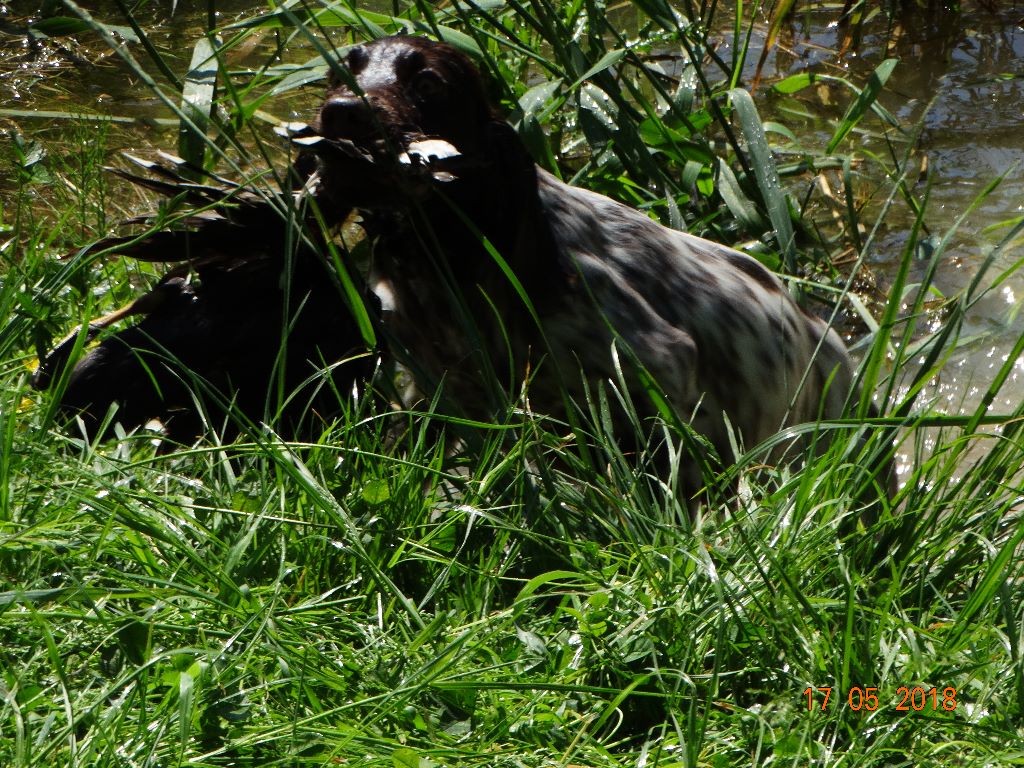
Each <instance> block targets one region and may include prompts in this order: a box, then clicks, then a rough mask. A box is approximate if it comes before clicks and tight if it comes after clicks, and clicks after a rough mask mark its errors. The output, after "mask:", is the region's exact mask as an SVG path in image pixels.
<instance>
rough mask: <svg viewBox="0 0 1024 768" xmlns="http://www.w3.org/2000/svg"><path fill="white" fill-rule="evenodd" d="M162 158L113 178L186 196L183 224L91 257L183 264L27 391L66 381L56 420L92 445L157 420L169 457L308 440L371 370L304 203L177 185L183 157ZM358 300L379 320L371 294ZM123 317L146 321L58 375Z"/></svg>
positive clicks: (39, 374)
mask: <svg viewBox="0 0 1024 768" xmlns="http://www.w3.org/2000/svg"><path fill="white" fill-rule="evenodd" d="M163 157H164V161H163V162H151V161H143V160H139V159H138V158H130V159H132V160H133V161H134V162H136V163H137V164H140V165H142V166H143V168H144V169H145V170H146V171H147V172H148V174H149V175H148V176H139V175H137V174H134V173H129V172H127V171H124V170H117V171H115V172H116V173H117V174H118V175H119V176H122V177H123V178H126V179H128V180H129V181H131V182H132V183H135V184H138V185H141V186H144V187H147V188H149V189H152V190H154V191H157V192H160V193H162V194H164V195H166V196H168V197H174V198H182V197H184V198H187V202H188V204H189V205H190V206H191V209H188V210H186V211H185V212H184V213H180V212H179V219H180V221H179V228H177V229H159V230H156V231H153V232H150V233H149V234H147V235H145V236H138V237H136V236H113V237H110V238H106V239H104V240H101V241H99V242H97V243H94V244H93V245H92V246H91V249H92V250H93V251H104V250H106V251H111V252H116V253H117V254H118V255H120V256H121V257H127V258H135V259H138V260H142V261H150V262H159V263H163V262H172V263H174V262H177V263H178V266H176V267H174V268H173V269H171V270H170V272H168V273H167V274H166V275H165V276H164V277H163V278H162V279H161V280H160V281H159V282H158V283H157V284H156V285H155V286H154V287H153V288H152V289H151V290H150V291H149V292H148V293H147V294H145V295H143V296H141V297H140V298H138V299H136V300H135V301H134V302H132V303H131V304H129V305H128V306H127V307H125V308H123V309H121V310H118V311H116V312H113V313H111V314H109V315H106V316H104V317H102V318H99V319H97V320H94V321H93V322H92V323H90V324H89V325H88V327H87V328H86V329H84V330H83V329H76V330H75V331H73V332H72V333H71V334H70V335H69V336H68V337H67V338H65V339H64V340H63V341H62V342H61V343H59V344H57V345H56V347H55V348H54V349H53V350H52V351H51V352H50V353H49V354H47V355H40V358H41V363H40V366H39V368H38V369H37V370H36V372H35V374H34V375H33V378H32V384H33V386H34V387H35V388H36V389H46V388H48V387H50V386H51V385H52V384H53V383H54V382H55V381H58V380H60V379H61V378H66V382H65V386H64V389H63V391H62V394H61V398H60V402H59V406H58V412H59V413H60V414H61V415H63V416H64V417H65V418H66V419H68V420H70V419H75V418H77V419H80V423H81V426H82V428H83V429H84V436H85V437H86V439H88V440H90V441H91V440H95V439H103V438H106V437H109V436H110V434H111V433H112V427H113V425H114V424H115V423H120V424H121V425H122V427H123V428H124V429H125V430H126V431H130V430H132V429H135V428H137V427H140V426H142V425H143V424H145V423H146V422H148V421H150V420H154V419H158V420H160V421H161V422H162V424H163V428H164V436H165V442H164V443H163V444H162V448H163V449H165V450H166V449H169V448H170V447H173V445H174V444H176V443H178V444H189V443H192V442H193V441H194V440H195V439H196V438H197V437H199V436H200V435H202V434H208V433H209V432H210V431H211V429H212V430H213V431H215V432H217V433H218V434H219V436H220V438H221V439H223V440H227V441H230V440H231V439H233V438H234V437H236V436H237V435H238V434H239V433H240V432H242V431H244V430H245V429H247V428H251V427H254V426H255V425H257V424H260V423H268V424H270V425H272V426H273V427H274V428H275V429H276V430H277V431H278V433H279V434H280V435H281V436H283V437H285V438H288V439H299V438H302V439H316V438H317V437H319V435H320V434H321V432H322V431H323V427H324V426H325V425H326V424H327V423H329V422H330V421H331V420H332V419H333V418H334V417H335V416H337V414H338V412H339V410H340V409H341V407H342V403H343V402H344V401H346V400H351V399H352V395H353V391H354V390H357V389H358V388H359V387H360V386H362V385H363V384H365V383H366V382H367V381H369V380H370V379H371V378H372V375H373V370H374V367H375V362H374V359H373V356H372V355H371V354H369V353H368V351H367V350H368V345H367V342H366V341H365V340H364V338H363V334H362V332H361V330H360V328H359V326H358V324H357V322H356V321H355V320H354V318H353V316H352V314H351V313H350V312H349V311H348V309H347V308H346V305H345V301H346V299H345V295H344V290H343V288H342V286H341V285H340V283H339V280H338V275H337V273H336V272H335V265H334V264H333V263H332V261H331V259H330V257H329V255H328V253H329V249H328V247H327V244H326V242H325V240H324V239H323V237H322V236H321V232H322V230H321V228H320V227H319V226H318V225H317V224H316V222H313V221H311V218H312V217H311V214H310V213H309V212H308V211H307V210H306V209H305V208H304V206H303V201H302V199H301V195H298V196H292V199H291V200H288V199H286V196H285V194H276V195H271V196H269V197H268V196H260V195H257V194H255V193H254V192H253V191H252V190H250V189H247V188H245V187H242V186H240V185H236V184H231V183H230V182H228V181H227V180H225V179H218V182H220V183H219V184H218V185H210V184H199V183H196V182H194V181H192V180H190V179H189V178H187V177H185V176H183V175H182V172H183V170H185V169H183V168H182V166H183V165H184V161H182V160H181V159H180V158H175V157H173V156H170V155H164V156H163ZM197 172H198V171H197ZM154 177H155V178H154ZM288 194H290V193H288ZM189 210H191V212H189ZM339 215H341V216H344V215H345V212H339ZM141 218H142V220H143V221H145V222H148V223H150V224H154V223H156V222H157V217H141ZM136 223H138V222H137V221H136ZM354 279H355V280H357V281H358V276H356V277H355V278H354ZM356 290H357V292H359V288H358V286H357V287H356ZM362 293H365V291H362ZM365 300H366V302H367V304H368V305H369V306H370V307H371V310H370V312H369V314H370V315H371V316H373V317H375V315H376V312H375V311H374V310H373V309H372V307H373V303H372V297H370V296H366V297H365ZM132 317H134V318H138V317H141V318H142V319H141V321H139V322H138V323H137V324H135V325H133V326H131V327H128V328H125V329H123V330H120V331H117V332H115V333H111V334H109V335H106V336H105V338H103V339H102V340H101V341H100V342H99V344H97V345H96V346H95V347H94V348H92V349H90V350H89V351H88V353H87V354H85V355H84V356H83V357H82V359H81V360H79V361H77V363H76V364H75V365H74V367H73V368H72V369H71V370H70V371H67V370H66V369H67V368H68V366H69V365H70V363H71V357H72V354H73V353H74V351H75V348H76V346H78V338H79V336H80V335H84V336H85V337H86V339H88V340H91V339H92V338H94V337H96V336H98V335H99V334H100V333H101V332H102V331H104V329H106V328H107V327H109V326H112V325H113V324H114V323H116V322H118V321H121V320H124V319H127V318H132ZM371 323H372V320H371ZM115 404H116V406H117V408H116V412H115V413H114V414H113V417H112V418H110V419H108V418H107V416H108V413H109V412H110V410H111V406H113V405H115Z"/></svg>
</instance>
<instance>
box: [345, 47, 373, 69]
mask: <svg viewBox="0 0 1024 768" xmlns="http://www.w3.org/2000/svg"><path fill="white" fill-rule="evenodd" d="M369 60H370V56H369V54H368V53H367V52H366V48H364V47H363V46H361V45H357V46H356V47H355V48H353V49H352V50H350V51H349V52H348V55H347V56H345V66H347V67H348V71H349V72H351V73H352V74H353V75H357V74H359V72H360V71H361V70H362V69H363V68H364V67H366V64H367V62H368V61H369Z"/></svg>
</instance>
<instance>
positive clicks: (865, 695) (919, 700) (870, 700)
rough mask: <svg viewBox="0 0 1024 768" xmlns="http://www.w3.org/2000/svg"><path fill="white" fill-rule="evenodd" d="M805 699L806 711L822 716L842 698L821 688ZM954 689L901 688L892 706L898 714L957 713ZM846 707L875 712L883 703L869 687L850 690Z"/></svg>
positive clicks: (811, 692)
mask: <svg viewBox="0 0 1024 768" xmlns="http://www.w3.org/2000/svg"><path fill="white" fill-rule="evenodd" d="M804 697H805V698H806V699H807V711H809V712H810V711H813V710H815V709H817V710H819V711H821V712H825V711H826V710H827V709H828V708H829V706H830V705H831V704H834V703H835V701H837V700H840V701H841V694H840V693H837V694H836V695H835V696H833V695H832V688H829V687H826V686H823V687H820V688H807V690H805V691H804ZM956 704H957V701H956V688H953V687H947V688H943V689H942V690H941V691H940V690H939V689H938V688H934V687H933V688H926V687H924V686H915V687H913V688H911V687H909V686H905V685H902V686H900V687H899V688H897V689H896V700H895V701H894V702H893V703H892V706H893V708H894V709H895V710H896V711H897V712H922V711H925V710H927V711H930V712H937V711H939V710H943V711H946V712H952V711H953V710H955V709H956ZM846 705H847V706H848V707H849V708H850V709H851V710H852V711H854V712H874V711H875V710H876V709H878V708H879V707H880V706H884V702H881V700H880V699H879V697H878V688H873V687H870V686H865V687H861V686H858V685H855V686H853V687H852V688H850V689H849V690H848V691H847V692H846Z"/></svg>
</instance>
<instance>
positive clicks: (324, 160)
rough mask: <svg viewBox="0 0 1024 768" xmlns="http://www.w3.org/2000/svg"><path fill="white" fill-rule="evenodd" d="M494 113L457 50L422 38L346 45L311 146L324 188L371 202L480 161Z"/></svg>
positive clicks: (447, 176)
mask: <svg viewBox="0 0 1024 768" xmlns="http://www.w3.org/2000/svg"><path fill="white" fill-rule="evenodd" d="M496 119H497V118H496V116H495V114H494V112H493V110H492V109H491V107H490V104H489V102H488V100H487V96H486V94H485V91H484V86H483V82H482V78H481V75H480V72H479V70H478V69H477V68H476V66H475V65H474V64H473V62H472V61H470V60H469V58H467V57H466V56H465V55H464V54H462V53H460V52H459V51H457V50H456V49H455V48H453V47H451V46H450V45H446V44H444V43H437V42H434V41H432V40H428V39H426V38H421V37H388V38H383V39H380V40H375V41H373V42H370V43H366V44H365V45H358V46H356V47H354V48H352V49H350V50H349V52H348V54H347V55H346V57H345V59H344V61H343V62H342V69H341V70H340V71H339V72H337V73H335V74H332V77H331V83H330V89H329V90H328V93H327V98H326V99H325V101H324V103H323V105H322V106H321V108H320V111H319V113H318V114H317V117H316V120H315V121H314V122H313V125H312V128H313V130H314V131H315V132H316V133H317V134H318V135H319V136H320V137H321V138H322V140H321V141H320V142H319V144H317V145H316V146H315V147H314V150H313V151H314V153H315V154H316V155H317V156H318V157H319V158H320V160H321V164H322V166H323V168H324V176H325V177H327V179H328V183H329V186H335V185H339V184H340V185H343V186H344V188H345V189H344V191H343V192H342V196H343V197H348V198H351V202H352V203H354V204H356V205H366V204H370V205H372V204H374V203H376V202H386V200H381V199H380V198H381V197H382V196H383V195H384V194H394V193H395V192H396V191H398V190H405V191H412V192H414V193H415V191H416V190H417V189H422V186H423V182H425V181H426V182H428V183H430V182H431V180H440V181H445V180H448V181H450V180H453V179H454V178H457V177H458V175H459V169H460V168H461V169H465V168H467V167H472V166H475V165H479V163H480V162H481V161H482V159H483V157H484V156H485V155H486V153H487V149H486V147H485V144H486V142H487V130H486V129H487V126H488V125H490V124H493V123H494V122H495V121H496ZM342 177H343V178H342ZM336 191H337V190H336Z"/></svg>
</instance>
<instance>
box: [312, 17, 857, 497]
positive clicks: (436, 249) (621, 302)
mask: <svg viewBox="0 0 1024 768" xmlns="http://www.w3.org/2000/svg"><path fill="white" fill-rule="evenodd" d="M343 64H344V66H343V67H340V68H339V69H338V71H337V72H336V73H335V74H334V75H332V80H331V83H330V85H329V88H328V92H327V96H326V98H325V100H324V102H323V104H322V106H321V107H320V110H319V113H318V114H317V117H316V119H315V121H314V122H313V123H312V126H311V127H312V132H313V133H314V134H315V135H316V136H317V137H319V139H318V141H314V142H313V143H311V151H312V153H313V154H314V155H315V156H316V158H317V164H318V168H317V171H316V173H317V174H318V176H319V184H320V192H319V194H318V200H319V201H320V203H321V204H322V205H325V206H327V207H331V206H341V207H345V206H354V207H356V208H357V209H358V210H359V211H360V212H361V215H362V218H363V227H364V229H365V230H366V233H367V236H368V237H369V238H370V239H371V240H372V241H373V242H374V243H375V250H374V259H373V264H372V268H371V270H370V285H371V288H372V290H373V291H374V292H375V294H376V295H377V296H378V298H379V301H380V306H381V310H382V318H383V327H384V328H385V329H386V331H387V333H388V335H389V338H390V344H391V348H392V350H393V351H394V353H395V355H396V356H397V357H398V358H399V359H400V360H401V362H403V363H404V364H405V365H407V367H408V368H409V369H410V370H411V372H412V375H413V377H414V379H415V381H416V384H417V386H418V389H419V391H420V392H421V393H422V394H423V395H425V396H427V397H433V396H434V395H435V394H437V393H438V392H440V393H441V394H442V395H443V399H444V400H445V401H446V402H447V403H448V407H452V408H455V409H456V410H457V411H461V412H462V413H463V414H464V415H466V416H469V417H473V418H487V417H488V416H489V415H491V414H493V413H494V410H495V408H500V407H501V405H502V402H501V401H502V398H503V396H504V398H505V401H506V403H507V402H508V401H509V400H511V401H515V400H516V399H517V398H518V399H520V401H521V402H522V403H524V404H525V405H527V406H528V407H529V408H531V409H533V410H535V411H537V412H541V413H545V414H549V415H554V416H562V417H564V416H565V415H566V409H567V407H572V406H571V405H568V406H567V402H570V403H571V402H572V401H575V402H576V403H582V402H583V401H584V399H585V398H586V397H587V395H588V393H589V394H591V395H592V394H593V392H594V391H595V390H596V389H597V388H598V387H600V386H602V384H601V382H612V383H616V384H618V385H623V384H624V385H625V388H626V390H627V391H628V393H629V394H630V396H631V397H632V399H633V401H634V403H635V407H636V409H637V411H638V412H639V413H640V415H641V416H642V417H644V418H647V417H652V416H654V415H655V414H656V413H657V412H658V409H657V408H656V406H655V404H654V403H653V402H652V398H651V397H649V396H648V395H647V394H646V392H645V388H644V386H642V385H641V382H642V381H647V380H648V379H653V381H655V382H656V383H657V386H658V387H660V390H661V392H662V394H663V396H664V398H665V399H666V400H667V402H668V403H669V404H671V407H672V408H673V409H674V411H675V413H676V414H678V416H679V417H680V418H681V419H682V420H684V421H687V422H689V423H690V424H691V425H692V427H693V429H694V430H695V431H696V432H697V433H699V434H701V435H703V436H705V437H706V439H707V440H708V441H710V444H711V445H712V446H713V448H714V450H715V452H716V453H717V454H718V455H719V456H720V457H722V458H723V459H724V460H726V461H728V460H729V459H731V458H732V456H733V453H734V446H735V444H736V441H739V442H740V443H741V444H742V445H745V446H748V447H750V446H753V445H756V444H758V443H759V442H761V441H763V440H765V439H766V438H768V437H770V436H772V435H774V434H775V433H776V432H778V431H779V430H780V429H782V428H784V427H786V426H789V425H795V424H800V423H804V422H810V421H814V420H816V419H818V418H825V419H832V418H838V417H842V416H844V415H845V414H846V413H847V401H848V399H849V398H850V396H851V391H852V389H853V377H854V366H853V363H852V362H851V359H850V357H849V354H848V352H847V350H846V348H845V346H844V344H843V342H842V341H841V339H840V337H839V336H838V335H837V333H836V332H835V331H834V330H832V329H830V328H829V327H828V326H827V325H826V323H824V322H823V321H822V320H821V319H819V318H817V317H816V316H814V315H813V314H810V313H809V312H807V311H805V310H804V309H803V308H801V307H800V306H799V305H798V304H797V303H796V302H795V301H794V300H793V299H792V298H791V297H790V294H789V293H788V291H787V289H786V287H785V286H784V285H783V283H782V282H781V281H780V279H779V278H778V277H777V276H775V275H774V274H773V273H772V272H770V271H769V270H768V269H767V268H765V267H764V266H763V265H761V264H760V263H759V262H758V261H757V260H755V259H753V258H751V257H750V256H747V255H745V254H743V253H740V252H738V251H736V250H733V249H732V248H728V247H726V246H723V245H720V244H717V243H714V242H710V241H708V240H704V239H701V238H699V237H695V236H693V235H690V234H687V233H684V232H680V231H675V230H671V229H668V228H666V227H664V226H662V225H660V224H658V223H657V222H655V221H653V220H652V219H651V218H650V217H648V216H647V215H645V214H643V213H640V212H638V211H636V210H634V209H632V208H629V207H627V206H625V205H623V204H621V203H618V202H616V201H614V200H611V199H609V198H608V197H605V196H602V195H600V194H595V193H593V192H589V191H587V190H584V189H580V188H577V187H573V186H570V185H568V184H565V183H563V182H562V181H561V180H559V179H558V178H556V177H555V176H553V175H552V174H550V173H548V172H547V171H545V170H542V169H541V168H539V167H538V166H537V165H536V163H535V162H534V161H533V159H532V158H531V157H530V155H529V154H528V152H527V150H526V148H525V146H524V145H523V143H522V142H521V141H520V139H519V138H518V136H517V134H516V132H515V130H514V129H513V128H512V127H511V126H510V125H509V124H508V123H507V122H506V121H504V120H503V119H502V118H501V116H500V115H498V114H497V113H496V112H495V110H494V109H493V108H492V107H491V105H490V103H489V101H488V99H487V97H486V95H485V93H486V92H485V87H484V83H483V80H482V76H481V74H480V72H479V70H478V69H477V67H476V66H475V65H474V64H473V63H472V61H471V60H470V59H469V58H468V57H467V56H465V55H464V54H462V53H461V52H459V51H458V50H456V49H455V48H453V47H451V46H449V45H446V44H444V43H439V42H433V41H431V40H428V39H425V38H422V37H412V36H398V37H388V38H382V39H379V40H375V41H373V42H369V43H366V44H364V45H357V46H355V47H353V48H351V49H350V50H349V51H348V52H347V55H346V57H345V58H344V62H343ZM371 166H372V168H373V172H372V173H371V172H369V171H368V170H367V169H368V168H369V167H371ZM490 382H499V383H502V384H503V386H502V387H499V388H498V389H499V390H500V391H498V392H497V393H495V388H494V387H491V386H488V383H490ZM566 396H568V400H567V398H566ZM620 410H621V409H620ZM617 420H618V422H619V424H620V427H619V428H617V433H623V434H624V433H626V432H628V431H629V429H628V426H627V425H625V419H624V418H622V416H621V414H620V416H619V418H618V419H617ZM686 482H687V484H688V485H690V486H699V484H700V479H699V478H698V477H696V476H692V477H690V478H689V479H688V480H687V481H686ZM688 490H690V491H693V490H694V488H692V487H691V488H689V489H688Z"/></svg>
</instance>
